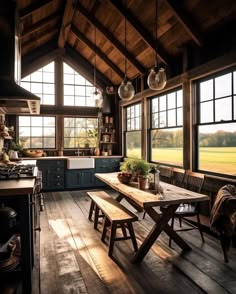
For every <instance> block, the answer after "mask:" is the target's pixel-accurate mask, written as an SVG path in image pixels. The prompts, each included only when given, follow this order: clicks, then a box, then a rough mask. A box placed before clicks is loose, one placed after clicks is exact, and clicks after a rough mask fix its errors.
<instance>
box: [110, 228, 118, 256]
mask: <svg viewBox="0 0 236 294" xmlns="http://www.w3.org/2000/svg"><path fill="white" fill-rule="evenodd" d="M116 227H117V223H116V222H112V223H111V234H110V240H109V251H108V256H110V257H112V251H113V247H114V243H115V237H116Z"/></svg>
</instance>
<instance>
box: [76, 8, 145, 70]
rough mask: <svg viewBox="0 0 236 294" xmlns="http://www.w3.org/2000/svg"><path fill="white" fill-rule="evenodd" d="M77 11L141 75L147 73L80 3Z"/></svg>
mask: <svg viewBox="0 0 236 294" xmlns="http://www.w3.org/2000/svg"><path fill="white" fill-rule="evenodd" d="M77 10H78V11H79V12H80V13H81V14H82V15H83V16H84V17H85V18H86V19H87V20H88V21H89V22H90V23H91V24H92V25H93V26H95V27H96V28H97V29H98V30H99V31H100V33H102V34H103V35H104V36H105V37H106V38H107V40H108V41H110V42H111V43H112V44H113V45H114V46H115V47H116V49H117V50H119V51H120V53H121V54H123V55H124V56H126V58H127V60H128V61H129V62H130V63H131V64H132V65H133V66H134V67H135V68H136V69H137V70H138V71H139V73H141V74H144V73H146V71H147V70H146V68H145V67H144V66H143V65H142V64H141V63H139V62H138V60H137V59H136V58H135V57H134V56H133V55H132V54H131V53H130V52H129V51H128V50H126V49H125V47H124V46H123V45H122V44H121V43H120V42H119V41H118V40H117V39H116V38H115V37H114V36H113V35H112V33H111V32H110V31H109V30H108V29H107V28H106V27H105V26H103V25H102V24H101V23H100V22H99V21H98V20H97V19H96V18H95V17H94V16H93V15H92V14H90V13H89V12H88V11H87V10H86V9H85V8H84V7H83V6H82V5H81V4H80V3H79V2H78V3H77Z"/></svg>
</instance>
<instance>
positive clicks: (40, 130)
mask: <svg viewBox="0 0 236 294" xmlns="http://www.w3.org/2000/svg"><path fill="white" fill-rule="evenodd" d="M18 119H19V120H18V123H19V142H20V143H21V144H22V145H23V146H24V148H38V149H39V148H43V149H50V148H55V147H56V143H55V142H56V135H55V134H56V127H55V126H56V118H55V117H54V116H19V117H18Z"/></svg>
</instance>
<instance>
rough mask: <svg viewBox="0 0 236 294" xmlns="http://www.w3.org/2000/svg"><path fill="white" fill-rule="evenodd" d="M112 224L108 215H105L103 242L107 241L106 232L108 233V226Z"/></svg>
mask: <svg viewBox="0 0 236 294" xmlns="http://www.w3.org/2000/svg"><path fill="white" fill-rule="evenodd" d="M109 225H110V221H109V219H108V218H107V217H105V219H104V222H103V230H102V236H101V240H102V242H105V238H106V234H107V227H108V226H109Z"/></svg>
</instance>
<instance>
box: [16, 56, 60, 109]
mask: <svg viewBox="0 0 236 294" xmlns="http://www.w3.org/2000/svg"><path fill="white" fill-rule="evenodd" d="M54 68H55V65H54V61H53V62H51V63H49V64H47V65H45V66H44V67H42V68H40V69H38V70H37V71H35V72H33V73H32V74H30V75H28V76H26V77H24V78H23V79H22V80H21V86H22V87H23V88H25V89H26V90H28V91H30V92H32V93H34V94H35V95H37V96H39V97H40V99H41V101H40V103H41V104H43V105H55V69H54Z"/></svg>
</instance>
